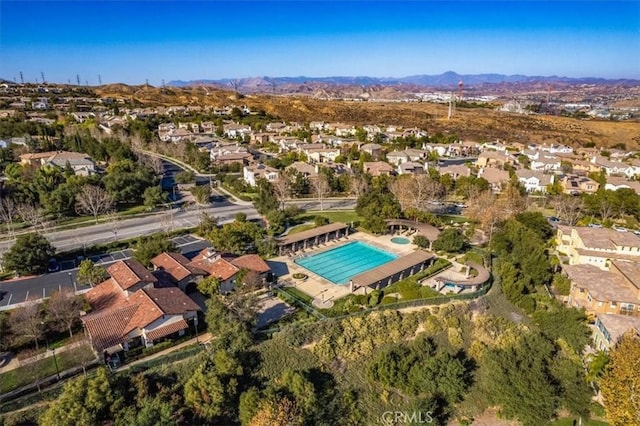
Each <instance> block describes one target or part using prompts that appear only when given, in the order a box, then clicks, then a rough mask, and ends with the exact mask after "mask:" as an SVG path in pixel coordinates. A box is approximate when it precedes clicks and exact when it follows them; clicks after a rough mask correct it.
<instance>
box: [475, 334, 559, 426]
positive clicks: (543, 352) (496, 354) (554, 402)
mask: <svg viewBox="0 0 640 426" xmlns="http://www.w3.org/2000/svg"><path fill="white" fill-rule="evenodd" d="M553 356H554V347H553V345H552V344H551V343H550V342H549V341H548V340H546V339H545V338H544V337H543V336H541V335H540V334H537V333H529V334H525V335H523V336H522V337H521V338H520V341H519V342H518V344H517V345H516V346H511V347H506V348H495V349H493V350H489V351H486V352H485V354H484V357H483V360H482V364H481V365H482V372H483V373H484V374H483V376H482V379H481V380H482V382H483V383H484V384H485V386H486V388H487V391H488V392H489V398H490V400H491V402H492V403H494V404H498V405H500V407H501V412H502V414H503V415H504V416H505V417H506V418H509V419H518V420H519V421H520V422H521V423H522V424H523V425H525V426H537V425H541V424H546V423H547V422H549V420H551V418H553V416H554V414H555V411H556V408H557V406H558V396H557V389H556V387H555V380H554V378H553V376H552V375H551V374H550V372H549V368H548V366H549V363H550V361H551V360H552V359H553Z"/></svg>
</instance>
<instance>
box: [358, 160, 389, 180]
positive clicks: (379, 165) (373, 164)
mask: <svg viewBox="0 0 640 426" xmlns="http://www.w3.org/2000/svg"><path fill="white" fill-rule="evenodd" d="M363 171H364V172H365V173H369V174H370V175H371V176H374V177H375V176H382V175H386V176H390V175H392V174H393V172H394V169H393V167H392V166H391V165H390V164H389V163H385V162H384V161H368V162H365V163H364V164H363Z"/></svg>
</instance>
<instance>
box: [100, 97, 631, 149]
mask: <svg viewBox="0 0 640 426" xmlns="http://www.w3.org/2000/svg"><path fill="white" fill-rule="evenodd" d="M96 91H97V93H98V94H99V95H100V96H102V97H113V98H124V99H127V100H133V101H136V102H135V103H137V104H142V105H144V106H169V105H201V106H206V105H211V106H224V105H229V104H233V103H235V104H246V105H247V106H249V107H250V108H251V109H253V110H264V111H265V112H267V113H269V114H271V115H273V116H277V117H280V118H282V119H283V120H286V121H300V122H309V121H329V122H331V121H341V122H347V123H353V124H360V125H362V124H370V123H377V124H396V125H401V126H405V127H414V126H417V127H421V128H425V129H427V130H428V131H429V132H431V133H437V132H442V133H450V134H457V135H459V136H460V137H461V138H462V139H463V140H473V141H483V140H495V139H500V140H503V141H506V142H522V143H526V142H535V143H543V142H547V143H565V144H570V145H573V146H581V145H585V144H587V143H595V144H596V145H597V146H603V147H610V146H613V145H615V144H619V143H624V144H625V145H626V147H627V149H638V148H640V123H638V122H637V121H623V122H618V121H607V120H578V119H574V118H568V117H556V116H544V115H519V114H513V113H506V112H499V111H495V110H493V109H491V108H458V109H457V111H456V112H455V115H454V116H453V117H452V118H451V119H450V120H448V119H447V112H448V111H447V110H448V107H447V105H444V104H435V103H428V102H416V103H400V102H391V101H390V102H386V103H383V102H349V101H333V100H332V101H328V100H318V99H313V98H311V97H304V96H295V97H294V96H269V95H247V96H243V97H242V99H236V95H235V93H233V92H232V91H224V90H219V89H212V88H205V87H202V86H199V87H189V88H175V87H165V88H156V87H152V86H127V85H123V84H112V85H107V86H102V87H100V88H98V89H96Z"/></svg>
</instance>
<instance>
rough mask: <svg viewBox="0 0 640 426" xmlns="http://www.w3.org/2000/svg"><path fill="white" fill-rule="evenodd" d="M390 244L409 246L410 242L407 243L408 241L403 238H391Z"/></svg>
mask: <svg viewBox="0 0 640 426" xmlns="http://www.w3.org/2000/svg"><path fill="white" fill-rule="evenodd" d="M391 242H392V243H393V244H409V243H410V242H411V241H409V239H408V238H405V237H393V238H392V239H391Z"/></svg>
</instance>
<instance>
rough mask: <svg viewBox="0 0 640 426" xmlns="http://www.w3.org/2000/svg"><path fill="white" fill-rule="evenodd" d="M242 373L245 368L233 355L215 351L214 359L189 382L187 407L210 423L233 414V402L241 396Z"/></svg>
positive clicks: (198, 370) (185, 395)
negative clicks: (239, 383) (239, 386)
mask: <svg viewBox="0 0 640 426" xmlns="http://www.w3.org/2000/svg"><path fill="white" fill-rule="evenodd" d="M242 373H243V370H242V365H241V364H240V361H239V360H238V359H237V358H236V357H235V356H234V354H233V353H231V352H229V351H227V350H218V351H215V352H214V353H213V355H212V357H211V359H209V360H208V361H207V362H206V363H204V364H201V365H200V366H199V367H198V368H196V370H195V371H194V373H193V374H192V375H191V377H189V379H188V380H187V382H186V383H185V385H184V399H185V402H186V404H187V405H189V406H190V407H192V408H193V409H194V410H195V412H196V413H197V414H198V416H200V417H202V418H203V419H205V420H207V421H208V422H212V421H213V420H214V419H215V418H217V417H222V416H230V415H233V414H234V413H233V407H234V404H232V402H233V401H235V400H236V398H237V396H238V392H239V389H238V380H239V379H240V378H241V376H242ZM216 423H217V422H216ZM221 423H225V422H221Z"/></svg>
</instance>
